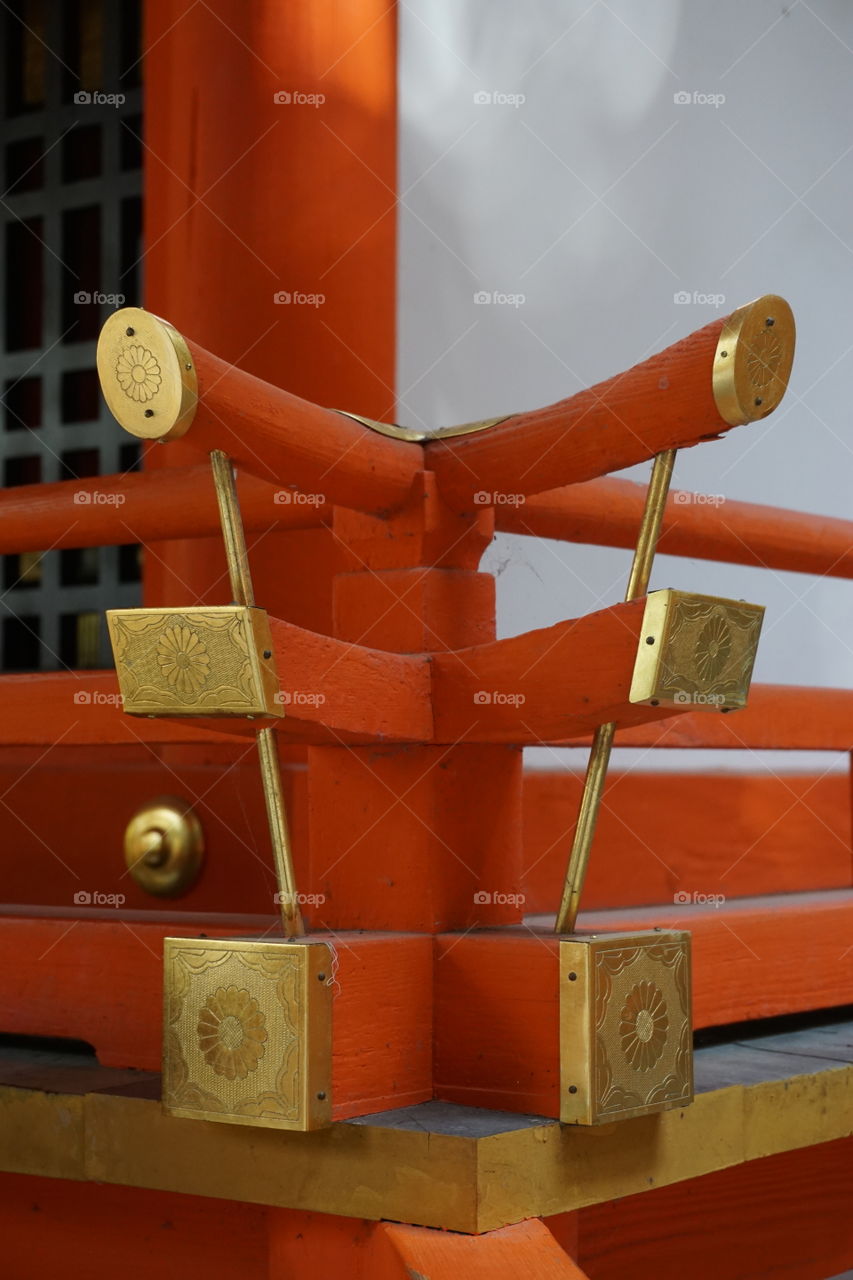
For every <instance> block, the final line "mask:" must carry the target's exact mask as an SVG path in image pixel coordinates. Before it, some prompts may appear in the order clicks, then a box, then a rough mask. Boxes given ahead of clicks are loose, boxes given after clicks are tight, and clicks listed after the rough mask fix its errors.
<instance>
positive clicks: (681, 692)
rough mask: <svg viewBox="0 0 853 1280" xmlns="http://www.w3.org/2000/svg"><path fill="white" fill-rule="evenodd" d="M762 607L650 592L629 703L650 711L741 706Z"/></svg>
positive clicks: (688, 594) (678, 593) (681, 593)
mask: <svg viewBox="0 0 853 1280" xmlns="http://www.w3.org/2000/svg"><path fill="white" fill-rule="evenodd" d="M763 619H764V606H763V605H759V604H745V603H744V602H743V601H742V600H721V599H719V598H718V597H717V596H700V595H695V594H694V593H693V592H691V591H672V590H669V589H668V590H665V591H652V592H650V594H649V595H648V596H647V597H646V609H645V613H644V614H643V630H642V633H641V635H640V644H639V648H638V650H637V660H636V662H635V664H634V678H633V681H632V684H631V693H630V701H631V702H645V703H647V704H648V705H649V706H652V707H658V706H660V707H685V706H692V707H695V708H696V709H697V710H700V709H702V708H704V709H706V710H709V711H732V710H734V709H735V708H737V707H745V706H746V702H747V697H748V694H749V683H750V680H751V679H752V668H753V666H754V664H755V654H756V650H757V648H758V636H759V633H760V631H761V623H762V621H763Z"/></svg>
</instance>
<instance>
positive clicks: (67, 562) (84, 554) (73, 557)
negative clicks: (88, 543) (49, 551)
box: [59, 547, 101, 587]
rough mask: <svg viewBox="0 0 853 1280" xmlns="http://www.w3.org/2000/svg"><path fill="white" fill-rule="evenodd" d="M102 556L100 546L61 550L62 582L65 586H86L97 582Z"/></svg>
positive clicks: (60, 578) (60, 570)
mask: <svg viewBox="0 0 853 1280" xmlns="http://www.w3.org/2000/svg"><path fill="white" fill-rule="evenodd" d="M100 557H101V553H100V547H80V548H76V547H75V548H73V549H71V550H67V551H60V553H59V581H60V584H61V585H62V586H63V587H84V586H91V585H92V584H93V583H95V582H97V581H98V573H99V568H100Z"/></svg>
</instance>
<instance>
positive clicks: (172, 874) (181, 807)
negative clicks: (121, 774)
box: [124, 796, 204, 898]
mask: <svg viewBox="0 0 853 1280" xmlns="http://www.w3.org/2000/svg"><path fill="white" fill-rule="evenodd" d="M124 860H125V863H126V865H127V869H128V871H129V872H130V874H131V876H132V877H133V879H134V880H135V881H136V883H137V884H138V885H139V887H140V889H144V890H145V892H146V893H153V894H155V895H156V896H157V897H158V898H176V897H179V896H180V895H181V894H182V893H186V892H187V890H188V889H190V888H192V886H193V885H194V884H195V882H196V880H197V879H198V876H199V872H200V871H201V866H202V862H203V860H204V837H203V835H202V830H201V823H200V822H199V820H198V818H197V817H196V816H195V814H194V813H193V811H192V809H191V808H190V806H189V804H187V802H186V801H184V800H179V799H178V798H177V797H175V796H160V797H159V798H158V799H156V800H153V801H151V803H150V804H146V805H143V807H142V808H141V809H139V810H138V811H137V812H136V813H135V814H134V815H133V817H132V818H131V820H130V822H129V823H128V824H127V828H126V830H125V833H124Z"/></svg>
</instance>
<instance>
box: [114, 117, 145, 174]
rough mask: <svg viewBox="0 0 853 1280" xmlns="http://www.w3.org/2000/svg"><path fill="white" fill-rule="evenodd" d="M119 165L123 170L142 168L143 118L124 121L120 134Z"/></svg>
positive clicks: (128, 118)
mask: <svg viewBox="0 0 853 1280" xmlns="http://www.w3.org/2000/svg"><path fill="white" fill-rule="evenodd" d="M118 145H119V164H120V166H121V168H122V169H141V168H142V117H141V116H128V117H127V119H126V120H122V122H121V127H120V129H119V134H118Z"/></svg>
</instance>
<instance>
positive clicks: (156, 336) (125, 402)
mask: <svg viewBox="0 0 853 1280" xmlns="http://www.w3.org/2000/svg"><path fill="white" fill-rule="evenodd" d="M98 377H99V379H100V382H101V390H102V391H103V393H104V399H105V400H106V402H107V405H108V406H109V410H110V413H112V415H113V417H114V418H115V419H116V421H117V422H118V423H119V425H120V426H122V427H124V429H125V431H129V432H130V434H131V435H132V436H138V437H139V438H140V439H142V440H163V441H164V440H177V439H178V438H179V437H180V436H182V435H183V434H184V433H185V432H186V430H187V428H188V427H189V425H190V423H191V422H192V420H193V417H194V415H195V411H196V405H197V404H198V379H197V377H196V371H195V365H194V363H193V359H192V356H191V355H190V353H189V349H188V347H187V344H186V342H185V341H184V339H183V338H182V337H181V335H180V334H179V333H178V331H177V329H173V328H172V326H171V325H170V324H167V323H166V321H165V320H161V319H160V318H159V316H155V315H152V314H151V312H150V311H143V309H142V308H141V307H124V308H123V309H122V310H121V311H116V312H114V313H113V314H112V315H111V316H110V318H109V319H108V320H107V322H106V324H105V325H104V327H103V329H102V330H101V334H100V337H99V338H98Z"/></svg>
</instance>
